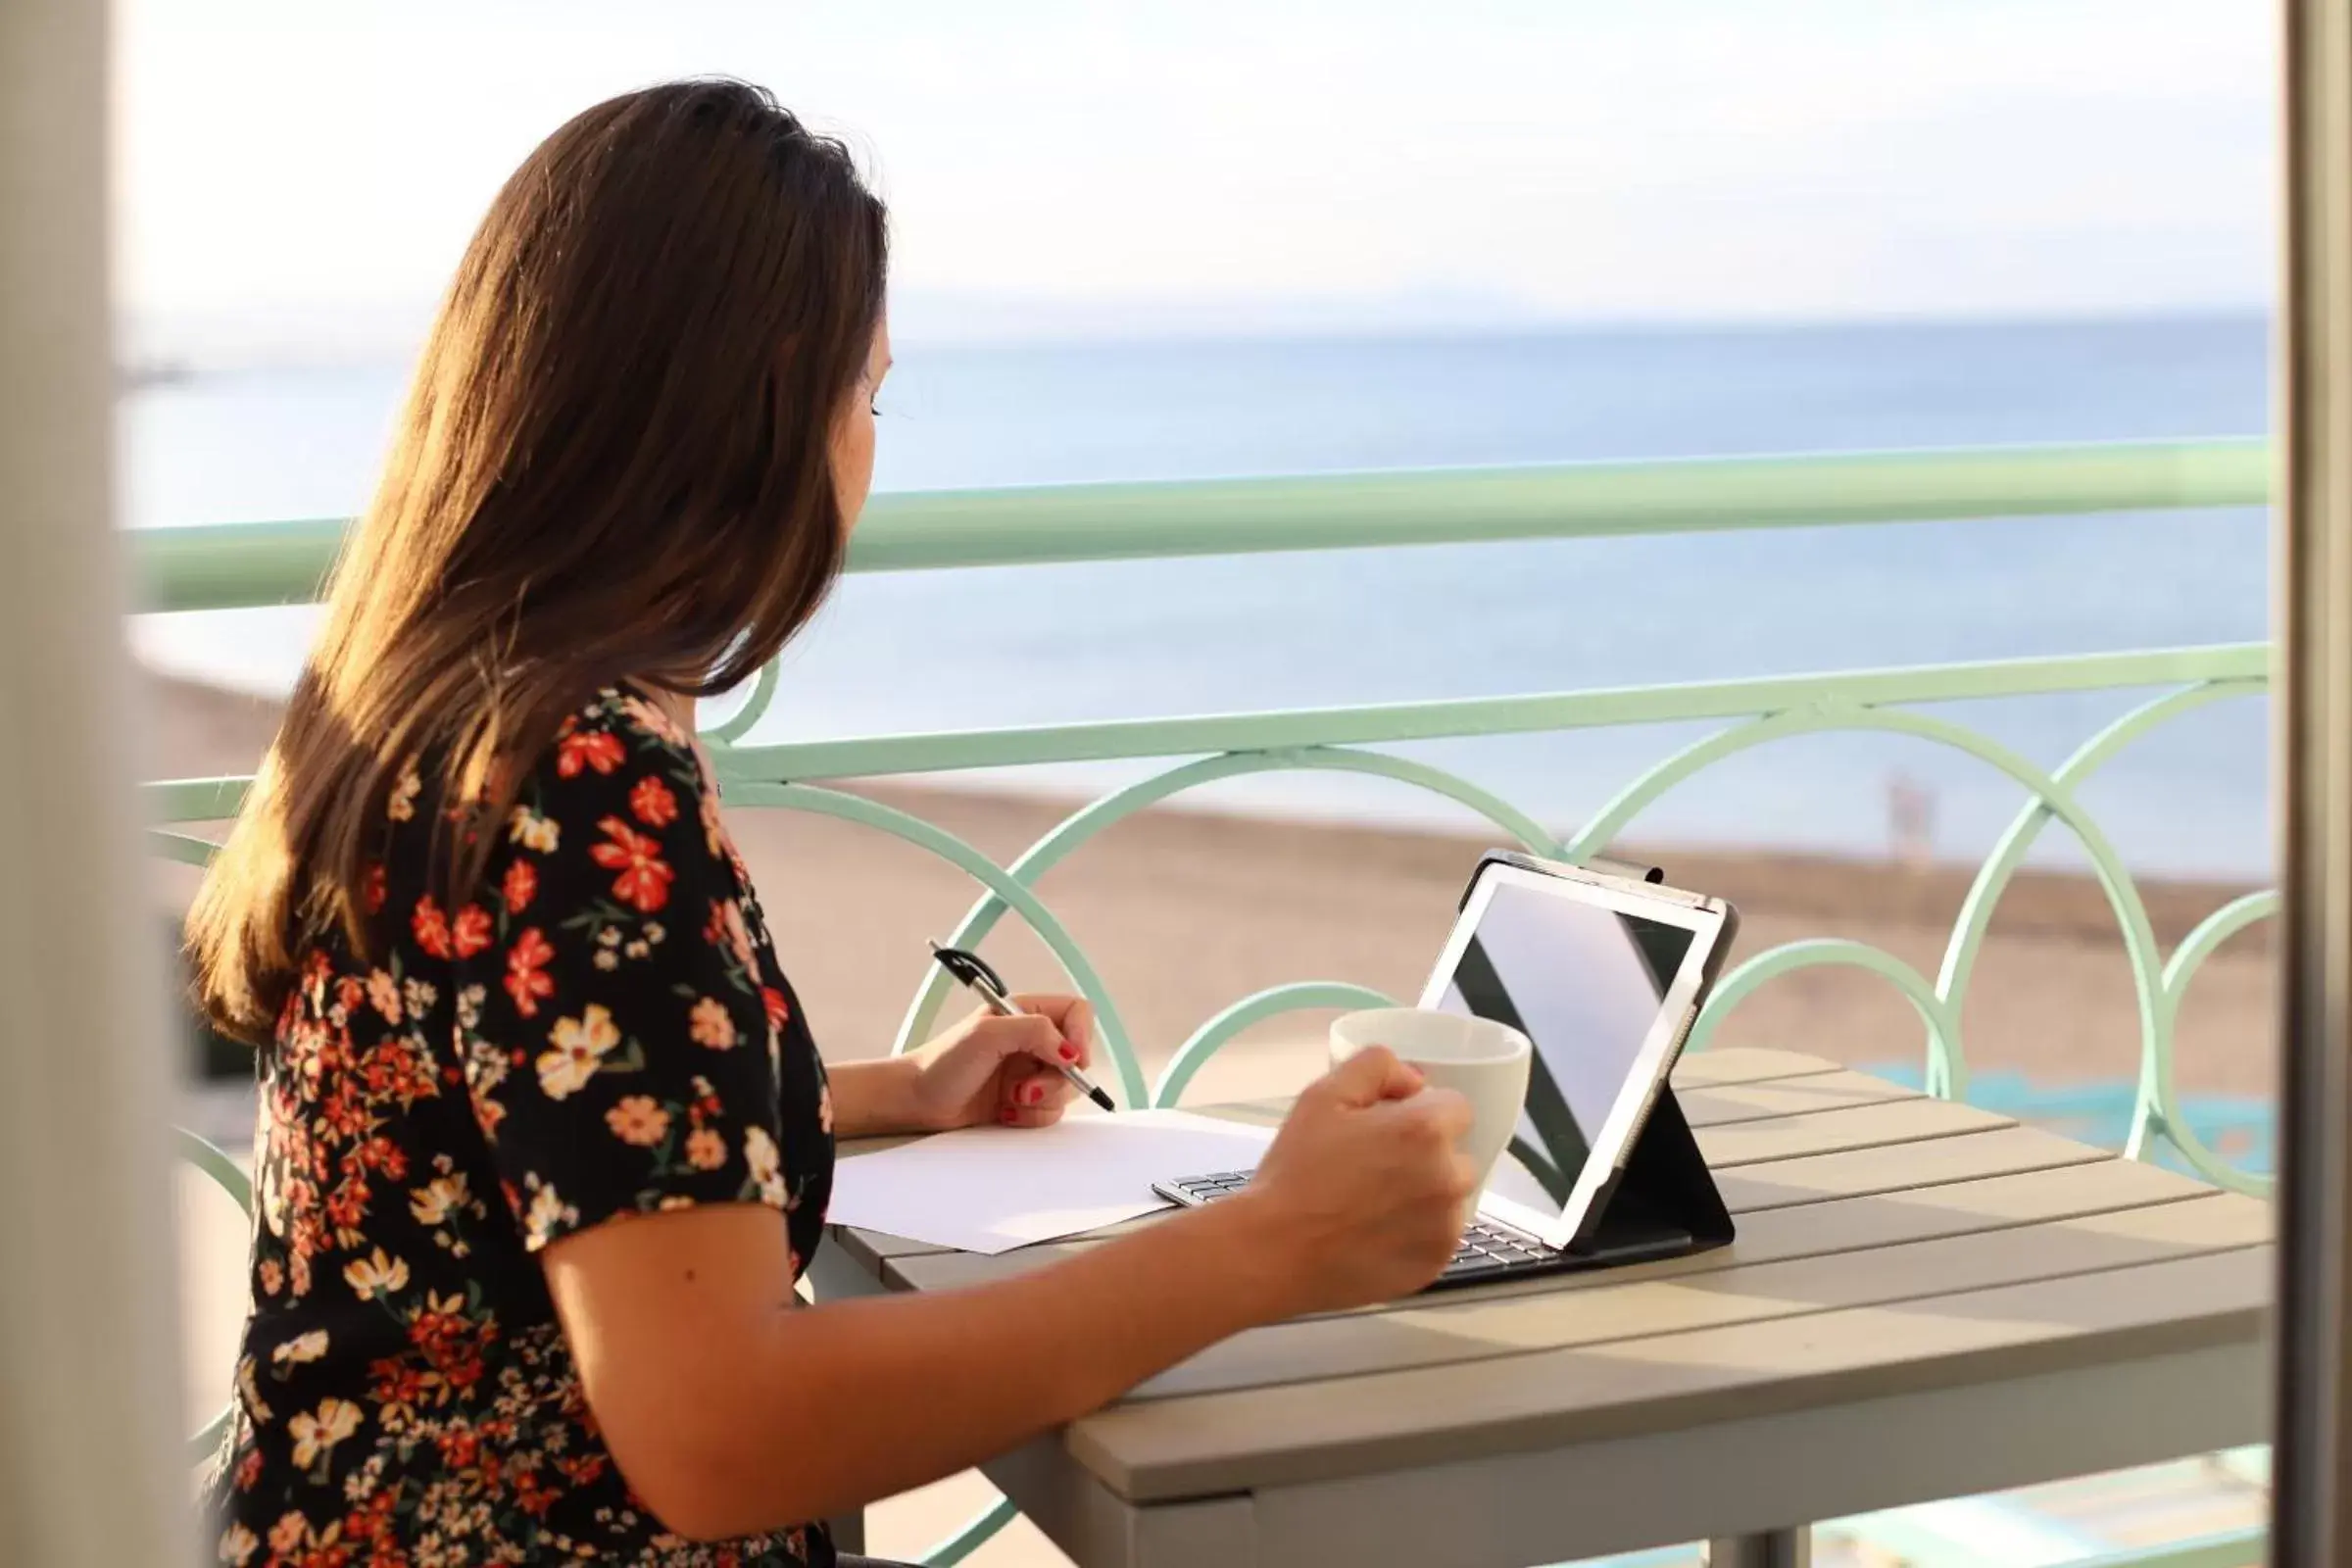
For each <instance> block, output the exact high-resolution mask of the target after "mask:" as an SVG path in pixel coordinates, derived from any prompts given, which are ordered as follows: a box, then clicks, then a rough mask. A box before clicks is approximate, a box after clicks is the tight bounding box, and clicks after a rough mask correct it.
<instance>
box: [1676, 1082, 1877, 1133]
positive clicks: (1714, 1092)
mask: <svg viewBox="0 0 2352 1568" xmlns="http://www.w3.org/2000/svg"><path fill="white" fill-rule="evenodd" d="M1676 1098H1677V1099H1678V1100H1680V1101H1681V1103H1682V1106H1683V1119H1684V1120H1685V1121H1687V1122H1689V1123H1690V1124H1691V1126H1692V1127H1693V1128H1699V1127H1725V1126H1730V1125H1731V1124H1733V1123H1735V1122H1743V1121H1771V1120H1773V1119H1774V1118H1776V1117H1782V1116H1801V1115H1804V1114H1805V1113H1807V1112H1809V1111H1816V1110H1848V1109H1851V1108H1853V1107H1854V1106H1857V1105H1883V1104H1886V1103H1889V1102H1892V1101H1898V1100H1918V1099H1920V1098H1921V1096H1920V1093H1919V1091H1918V1090H1916V1089H1906V1088H1904V1087H1903V1086H1902V1085H1900V1084H1890V1083H1888V1082H1887V1080H1886V1079H1884V1078H1873V1077H1872V1076H1870V1075H1869V1074H1868V1073H1861V1072H1823V1073H1810V1074H1807V1075H1806V1076H1804V1077H1801V1078H1776V1079H1773V1080H1771V1081H1770V1082H1766V1083H1740V1084H1698V1085H1694V1086H1692V1087H1690V1088H1685V1089H1679V1090H1678V1091H1677V1092H1676Z"/></svg>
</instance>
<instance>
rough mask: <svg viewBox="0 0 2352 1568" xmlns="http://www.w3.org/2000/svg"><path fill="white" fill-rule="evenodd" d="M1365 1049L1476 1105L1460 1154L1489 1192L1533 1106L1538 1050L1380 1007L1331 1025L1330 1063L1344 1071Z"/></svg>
mask: <svg viewBox="0 0 2352 1568" xmlns="http://www.w3.org/2000/svg"><path fill="white" fill-rule="evenodd" d="M1366 1046H1386V1047H1388V1048H1389V1050H1390V1051H1392V1052H1394V1053H1395V1054H1396V1055H1397V1059H1398V1060H1399V1061H1406V1062H1410V1063H1411V1064H1412V1065H1413V1066H1414V1067H1416V1068H1418V1069H1419V1070H1420V1073H1421V1076H1422V1077H1423V1078H1425V1079H1427V1080H1428V1081H1429V1083H1430V1084H1431V1085H1432V1086H1434V1087H1436V1088H1439V1089H1450V1090H1452V1091H1454V1092H1455V1093H1456V1094H1458V1095H1460V1096H1461V1097H1462V1098H1463V1099H1464V1100H1467V1101H1469V1102H1470V1116H1471V1120H1470V1130H1469V1131H1468V1132H1466V1133H1464V1134H1463V1135H1462V1138H1461V1142H1460V1144H1459V1146H1458V1147H1459V1148H1460V1150H1461V1152H1463V1154H1465V1155H1466V1156H1468V1158H1469V1160H1470V1162H1471V1164H1473V1165H1474V1166H1476V1167H1477V1168H1478V1183H1479V1186H1481V1187H1482V1188H1483V1187H1484V1186H1486V1183H1487V1177H1488V1176H1489V1175H1490V1174H1492V1173H1493V1171H1494V1169H1495V1161H1496V1160H1497V1159H1500V1158H1501V1157H1502V1152H1503V1151H1504V1150H1505V1149H1508V1148H1509V1147H1510V1145H1511V1133H1512V1131H1513V1129H1515V1128H1516V1127H1517V1126H1518V1125H1519V1108H1520V1106H1521V1105H1523V1104H1525V1103H1527V1073H1528V1066H1529V1063H1530V1062H1531V1061H1532V1060H1533V1059H1534V1056H1535V1048H1534V1047H1533V1046H1532V1045H1530V1044H1529V1043H1528V1038H1527V1036H1525V1035H1523V1034H1521V1033H1520V1032H1519V1031H1518V1030H1516V1029H1513V1028H1512V1027H1511V1026H1510V1025H1508V1024H1501V1023H1495V1022H1494V1021H1493V1020H1492V1019H1487V1018H1471V1017H1465V1016H1463V1015H1462V1014H1460V1013H1454V1012H1438V1011H1435V1010H1432V1009H1430V1008H1425V1007H1374V1008H1372V1009H1370V1010H1369V1011H1366V1012H1351V1013H1348V1014H1347V1015H1346V1016H1345V1017H1341V1018H1336V1019H1334V1020H1332V1025H1331V1063H1332V1065H1333V1066H1335V1067H1336V1066H1338V1065H1339V1064H1340V1063H1341V1062H1343V1061H1346V1060H1347V1059H1348V1057H1350V1056H1352V1055H1354V1054H1356V1053H1357V1052H1359V1051H1361V1050H1363V1049H1364V1048H1365V1047H1366Z"/></svg>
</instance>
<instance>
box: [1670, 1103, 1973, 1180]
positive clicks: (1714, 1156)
mask: <svg viewBox="0 0 2352 1568" xmlns="http://www.w3.org/2000/svg"><path fill="white" fill-rule="evenodd" d="M2015 1125H2017V1124H2016V1122H2015V1121H2014V1120H2012V1119H2011V1118H2009V1117H2007V1116H1996V1115H1994V1114H1993V1113H1992V1112H1991V1111H1988V1110H1979V1109H1978V1108H1977V1107H1976V1106H1974V1105H1962V1104H1955V1103H1952V1102H1950V1101H1944V1100H1895V1101H1889V1102H1887V1103H1885V1104H1880V1105H1857V1106H1853V1107H1851V1108H1848V1109H1841V1110H1816V1111H1808V1112H1806V1113H1804V1114H1802V1115H1797V1116H1778V1117H1775V1118H1773V1119H1772V1120H1770V1121H1746V1122H1735V1123H1733V1124H1731V1125H1729V1126H1720V1127H1700V1128H1696V1129H1694V1130H1693V1131H1694V1136H1695V1137H1696V1138H1697V1140H1698V1151H1699V1152H1700V1153H1701V1154H1702V1155H1704V1156H1705V1158H1706V1161H1707V1165H1708V1167H1709V1168H1710V1169H1713V1170H1715V1171H1717V1172H1722V1171H1726V1170H1734V1169H1737V1168H1739V1167H1740V1166H1741V1165H1760V1164H1762V1163H1763V1162H1765V1161H1766V1160H1773V1159H1796V1158H1799V1157H1801V1156H1803V1155H1806V1154H1834V1153H1837V1152H1840V1151H1843V1150H1848V1149H1873V1148H1877V1147H1880V1146H1882V1145H1886V1144H1910V1143H1917V1142H1919V1141H1920V1140H1922V1139H1928V1138H1951V1137H1955V1136H1957V1135H1959V1134H1962V1133H1977V1132H1988V1131H1990V1130H1991V1129H1993V1128H1995V1127H2014V1126H2015Z"/></svg>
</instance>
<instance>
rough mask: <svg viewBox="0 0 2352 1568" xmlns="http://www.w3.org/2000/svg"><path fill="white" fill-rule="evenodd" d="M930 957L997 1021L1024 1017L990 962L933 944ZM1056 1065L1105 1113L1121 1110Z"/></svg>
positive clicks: (1082, 1077)
mask: <svg viewBox="0 0 2352 1568" xmlns="http://www.w3.org/2000/svg"><path fill="white" fill-rule="evenodd" d="M931 956H932V958H933V959H935V960H936V961H937V962H938V964H939V966H940V967H941V968H942V969H945V970H947V971H948V973H949V974H951V975H953V976H955V977H956V979H957V980H958V981H961V982H962V983H963V984H964V985H965V986H966V987H968V988H969V989H970V990H971V991H972V992H973V993H974V994H975V995H976V996H978V997H979V999H980V1001H981V1004H982V1005H984V1006H986V1007H987V1008H988V1010H989V1011H991V1012H993V1013H995V1014H996V1015H997V1016H998V1017H1000V1018H1019V1017H1022V1016H1025V1015H1024V1014H1023V1013H1022V1011H1021V1009H1020V1008H1018V1007H1016V1006H1014V1005H1012V999H1011V998H1010V997H1008V996H1006V995H1005V982H1004V981H1003V980H1002V979H1000V978H998V975H997V971H996V970H994V969H992V968H990V967H989V964H988V960H987V959H986V958H983V957H981V956H980V955H978V954H977V953H966V952H964V951H963V950H962V949H961V948H943V947H941V946H940V945H939V944H938V943H936V942H934V943H932V944H931ZM1054 1066H1056V1067H1058V1068H1060V1069H1061V1075H1062V1076H1063V1077H1064V1078H1067V1079H1068V1080H1069V1081H1070V1084H1071V1086H1072V1087H1073V1088H1075V1089H1076V1090H1077V1091H1078V1092H1079V1093H1080V1094H1082V1095H1084V1096H1085V1097H1086V1098H1087V1099H1089V1100H1091V1101H1093V1102H1094V1103H1096V1104H1098V1105H1101V1106H1102V1107H1103V1109H1104V1110H1116V1109H1118V1108H1119V1107H1118V1103H1117V1102H1116V1101H1114V1100H1112V1099H1111V1098H1110V1097H1109V1096H1108V1095H1106V1094H1104V1093H1103V1091H1102V1090H1101V1089H1100V1088H1098V1087H1096V1085H1095V1084H1094V1082H1093V1081H1092V1080H1091V1079H1089V1078H1088V1077H1087V1076H1086V1074H1084V1073H1082V1072H1080V1071H1079V1070H1078V1069H1077V1068H1076V1067H1075V1066H1074V1065H1072V1064H1071V1063H1069V1062H1066V1061H1057V1062H1055V1063H1054Z"/></svg>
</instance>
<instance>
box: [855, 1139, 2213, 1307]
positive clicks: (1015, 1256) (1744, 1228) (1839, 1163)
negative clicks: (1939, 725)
mask: <svg viewBox="0 0 2352 1568" xmlns="http://www.w3.org/2000/svg"><path fill="white" fill-rule="evenodd" d="M2053 1145H2054V1146H2056V1148H2055V1149H2053V1148H2052V1147H2051V1146H2053ZM1946 1146H1949V1147H1951V1148H1953V1149H1955V1150H1960V1151H1961V1152H1962V1155H1963V1157H1959V1158H1952V1159H1947V1160H1944V1161H1943V1168H1945V1169H1947V1170H1948V1171H1949V1172H1950V1173H1951V1177H1952V1181H1951V1182H1945V1183H1937V1184H1935V1186H1934V1187H1923V1186H1921V1185H1919V1184H1916V1183H1915V1182H1914V1181H1913V1179H1912V1178H1913V1177H1914V1175H1915V1174H1916V1172H1917V1167H1918V1164H1919V1156H1918V1151H1921V1150H1925V1149H1936V1150H1938V1151H1940V1150H1942V1149H1943V1148H1945V1147H1946ZM1964 1146H1984V1147H1964ZM2070 1151H2072V1152H2079V1153H2080V1154H2081V1155H2082V1158H2079V1159H2069V1158H2066V1157H2064V1156H2065V1154H2066V1153H2067V1152H2070ZM1905 1156H1909V1158H1910V1163H1908V1164H1907V1163H1906V1160H1905ZM2078 1165H2090V1166H2095V1167H2101V1169H2100V1170H2099V1173H2098V1174H2097V1175H2096V1176H2095V1177H2092V1178H2090V1179H2088V1180H2087V1181H2086V1182H2085V1183H2084V1184H2083V1185H2082V1186H2081V1187H2079V1188H2074V1189H2070V1190H2069V1191H2070V1193H2071V1195H2072V1196H2071V1197H2070V1198H2069V1200H2068V1201H2069V1202H2072V1203H2077V1204H2081V1205H2085V1206H2084V1208H2083V1210H2082V1211H2085V1212H2087V1211H2088V1210H2089V1209H2092V1208H2097V1207H2125V1206H2128V1205H2130V1204H2131V1203H2140V1202H2158V1201H2163V1200H2164V1199H2165V1198H2168V1197H2172V1198H2185V1197H2190V1196H2193V1195H2195V1194H2197V1193H2201V1192H2204V1191H2207V1189H2206V1188H2204V1187H2203V1186H2201V1185H2199V1184H2198V1183H2195V1182H2192V1181H2190V1180H2188V1179H2187V1178H2186V1177H2182V1176H2177V1175H2174V1174H2172V1173H2171V1172H2169V1171H2164V1170H2160V1169H2158V1168H2156V1167H2155V1166H2152V1165H2143V1164H2140V1163H2138V1162H2136V1161H2125V1160H2119V1159H2117V1158H2115V1157H2114V1156H2113V1155H2111V1154H2105V1153H2103V1152H2099V1151H2096V1150H2091V1149H2087V1148H2085V1147H2084V1146H2082V1145H2081V1144H2072V1143H2068V1142H2067V1141H2066V1140H2064V1139H2061V1138H2053V1137H2051V1136H2050V1135H2048V1134H2046V1133H2037V1132H2034V1131H2033V1130H2032V1129H2029V1128H2022V1127H2009V1128H2000V1129H1996V1130H1994V1131H1991V1132H1985V1133H1973V1134H1967V1135H1964V1136H1961V1137H1956V1138H1948V1139H1940V1138H1939V1139H1931V1140H1928V1141H1927V1142H1926V1143H1925V1144H1913V1145H1904V1146H1898V1147H1895V1148H1884V1149H1870V1150H1860V1151H1855V1152H1848V1153H1841V1154H1829V1155H1819V1156H1814V1157H1812V1158H1809V1159H1804V1160H1789V1161H1786V1162H1783V1163H1775V1164H1767V1165H1760V1166H1751V1167H1749V1169H1751V1170H1758V1171H1765V1172H1775V1173H1777V1172H1780V1171H1783V1170H1790V1171H1793V1172H1795V1173H1796V1174H1795V1176H1794V1178H1793V1181H1792V1184H1791V1186H1792V1187H1793V1188H1796V1189H1801V1190H1802V1191H1803V1192H1805V1193H1806V1194H1808V1195H1809V1197H1808V1198H1807V1200H1806V1201H1805V1202H1804V1203H1803V1205H1802V1208H1801V1211H1800V1210H1798V1207H1797V1205H1796V1204H1795V1203H1794V1202H1792V1201H1790V1200H1789V1189H1770V1190H1769V1191H1768V1194H1767V1196H1768V1198H1769V1199H1770V1200H1771V1203H1770V1206H1768V1207H1765V1208H1761V1209H1749V1208H1747V1207H1746V1206H1744V1205H1743V1203H1742V1202H1741V1201H1740V1199H1741V1198H1742V1197H1743V1196H1745V1194H1744V1192H1743V1189H1742V1187H1741V1185H1740V1175H1741V1173H1740V1172H1737V1171H1735V1172H1732V1173H1730V1175H1729V1176H1727V1178H1726V1180H1725V1183H1724V1189H1725V1198H1726V1200H1727V1201H1730V1202H1731V1205H1732V1211H1733V1214H1734V1216H1735V1217H1736V1219H1737V1220H1738V1223H1739V1226H1740V1238H1739V1241H1738V1242H1737V1243H1736V1244H1735V1245H1734V1246H1733V1247H1732V1248H1730V1249H1728V1250H1717V1251H1713V1252H1704V1253H1700V1254H1698V1255H1696V1256H1694V1257H1690V1258H1677V1259H1672V1260H1669V1261H1667V1262H1664V1263H1656V1264H1647V1265H1642V1269H1641V1273H1642V1274H1650V1273H1671V1272H1688V1271H1691V1270H1699V1269H1708V1268H1723V1267H1728V1266H1730V1265H1731V1263H1733V1262H1735V1261H1745V1260H1751V1259H1774V1258H1780V1257H1789V1256H1797V1255H1802V1254H1803V1253H1804V1252H1806V1251H1827V1250H1836V1249H1837V1248H1838V1247H1839V1246H1846V1247H1854V1246H1869V1245H1879V1244H1883V1243H1884V1242H1885V1241H1887V1240H1901V1239H1904V1235H1903V1227H1905V1226H1910V1227H1915V1228H1916V1227H1925V1226H1926V1225H1927V1224H1928V1222H1929V1216H1930V1215H1932V1214H1934V1213H1936V1212H1937V1211H1938V1210H1941V1211H1943V1212H1945V1213H1946V1214H1947V1215H1948V1214H1949V1213H1950V1211H1951V1210H1952V1209H1953V1207H1954V1205H1960V1206H1961V1211H1962V1212H1963V1213H1965V1212H1966V1211H1967V1210H1966V1205H1968V1204H1971V1203H1976V1204H1991V1203H1994V1202H1996V1201H1998V1195H1999V1194H2000V1193H2001V1192H2002V1191H2003V1189H1999V1188H1994V1187H1989V1186H1985V1187H1984V1189H1983V1190H1982V1191H1981V1192H1963V1193H1958V1194H1955V1195H1950V1196H1946V1195H1943V1194H1941V1193H1940V1192H1939V1191H1937V1190H1936V1189H1939V1188H1941V1187H1946V1186H1951V1185H1953V1183H1956V1182H1965V1181H1972V1180H1973V1181H1975V1182H1977V1183H1979V1184H1985V1183H1988V1182H1990V1181H1992V1180H1993V1179H1994V1178H1998V1177H2004V1176H2020V1175H2026V1174H2029V1173H2032V1172H2037V1171H2055V1170H2063V1169H2067V1168H2070V1167H2072V1166H2078ZM2104 1167H2113V1169H2111V1170H2110V1169H2106V1168H2104ZM1887 1194H1898V1195H1900V1194H1920V1195H1923V1196H1922V1201H1919V1202H1914V1203H1910V1204H1907V1205H1891V1206H1890V1205H1887V1204H1885V1203H1881V1204H1878V1205H1875V1206H1873V1205H1869V1204H1861V1203H1857V1202H1856V1200H1868V1199H1875V1198H1882V1197H1884V1196H1885V1195H1887ZM2071 1211H2073V1210H2070V1209H2067V1208H2066V1207H2064V1206H2063V1205H2062V1206H2061V1207H2060V1209H2058V1210H2057V1211H2055V1213H2063V1212H2071ZM2055 1213H2053V1214H2049V1215H2034V1214H2021V1215H2019V1216H2018V1220H2019V1221H2020V1222H2022V1221H2023V1220H2024V1219H2028V1218H2034V1217H2044V1218H2047V1217H2055ZM1164 1217H1165V1215H1164V1214H1158V1215H1147V1216H1146V1217H1145V1218H1143V1219H1140V1220H1134V1221H1130V1222H1129V1223H1127V1224H1125V1225H1119V1226H1114V1227H1111V1228H1109V1229H1106V1230H1103V1231H1101V1232H1097V1233H1095V1234H1093V1235H1090V1236H1087V1237H1083V1238H1077V1239H1073V1240H1071V1241H1067V1242H1051V1243H1047V1244H1045V1245H1043V1246H1039V1247H1029V1248H1022V1249H1020V1250H1016V1251H1011V1252H1004V1253H1000V1254H998V1255H996V1256H993V1257H987V1256H982V1255H980V1254H977V1253H972V1252H953V1251H940V1250H930V1251H924V1252H916V1253H908V1254H904V1255H902V1256H899V1257H895V1258H892V1259H889V1260H888V1261H887V1262H886V1263H884V1264H883V1265H882V1269H883V1276H882V1277H883V1279H884V1281H885V1283H887V1284H889V1285H892V1286H894V1287H896V1288H899V1289H913V1290H925V1291H941V1290H953V1289H956V1287H959V1286H965V1285H980V1284H985V1283H986V1282H988V1281H990V1280H998V1279H1007V1278H1010V1277H1011V1276H1013V1275H1015V1274H1024V1273H1027V1272H1028V1271H1029V1270H1031V1269H1035V1268H1042V1267H1044V1266H1046V1265H1047V1264H1049V1263H1052V1262H1054V1261H1055V1260H1056V1259H1059V1258H1062V1257H1067V1256H1068V1255H1070V1254H1071V1253H1072V1252H1075V1251H1078V1250H1083V1249H1085V1248H1088V1247H1096V1246H1100V1245H1101V1244H1102V1243H1103V1242H1105V1241H1109V1240H1112V1239H1114V1238H1116V1237H1119V1236H1123V1235H1126V1234H1127V1233H1128V1232H1130V1231H1134V1230H1140V1229H1142V1228H1143V1227H1144V1226H1146V1225H1149V1224H1152V1223H1154V1222H1155V1221H1156V1220H1157V1219H1160V1218H1164ZM1995 1222H1997V1221H1994V1220H1990V1219H1988V1220H1985V1223H1995ZM1946 1223H1957V1221H1956V1220H1952V1219H1947V1221H1946ZM1926 1234H1932V1233H1931V1232H1929V1231H1927V1230H1925V1229H1916V1230H1915V1231H1914V1232H1913V1239H1916V1236H1918V1235H1926ZM1874 1236H1875V1237H1878V1238H1879V1239H1880V1243H1879V1244H1874V1243H1873V1242H1871V1241H1869V1240H1867V1239H1866V1238H1869V1237H1874ZM1626 1277H1629V1271H1627V1270H1623V1269H1620V1270H1612V1271H1606V1272H1603V1273H1598V1274H1588V1275H1572V1276H1567V1277H1564V1278H1560V1277H1555V1278H1553V1279H1548V1280H1529V1281H1525V1282H1523V1283H1520V1284H1517V1285H1505V1286H1495V1287H1490V1288H1489V1289H1491V1290H1493V1291H1495V1292H1502V1293H1514V1294H1530V1293H1536V1292H1541V1291H1546V1290H1558V1289H1561V1288H1563V1287H1566V1288H1574V1287H1575V1285H1576V1284H1578V1283H1580V1282H1584V1281H1590V1280H1596V1279H1612V1280H1613V1279H1620V1278H1626ZM1370 1310H1380V1309H1379V1308H1371V1309H1370Z"/></svg>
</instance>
